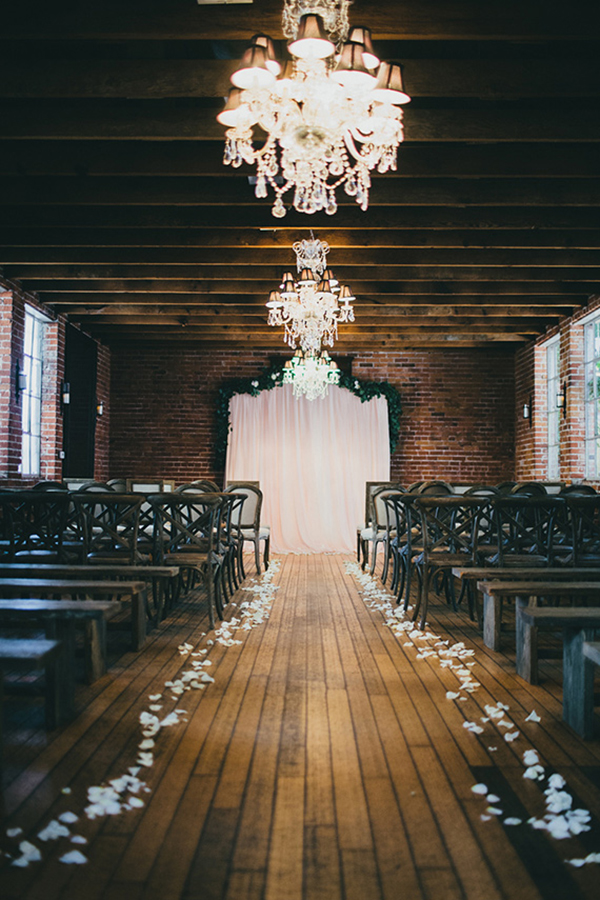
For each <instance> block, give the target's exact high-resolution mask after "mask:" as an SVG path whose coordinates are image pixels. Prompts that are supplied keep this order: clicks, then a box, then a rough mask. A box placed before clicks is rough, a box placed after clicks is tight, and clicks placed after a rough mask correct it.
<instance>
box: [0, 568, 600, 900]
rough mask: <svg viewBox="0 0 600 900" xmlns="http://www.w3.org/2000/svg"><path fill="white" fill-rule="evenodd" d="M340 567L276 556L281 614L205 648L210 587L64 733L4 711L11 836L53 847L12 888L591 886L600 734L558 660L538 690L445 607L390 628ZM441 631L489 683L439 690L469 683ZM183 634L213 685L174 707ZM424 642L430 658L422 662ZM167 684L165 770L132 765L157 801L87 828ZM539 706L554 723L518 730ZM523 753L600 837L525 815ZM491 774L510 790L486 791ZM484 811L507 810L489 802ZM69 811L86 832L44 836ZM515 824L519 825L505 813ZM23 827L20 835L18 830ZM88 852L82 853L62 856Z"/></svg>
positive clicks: (542, 898) (59, 893)
mask: <svg viewBox="0 0 600 900" xmlns="http://www.w3.org/2000/svg"><path fill="white" fill-rule="evenodd" d="M346 562H352V560H351V559H350V558H344V557H342V556H292V555H290V556H286V557H282V558H280V560H279V564H280V569H279V571H278V572H277V573H276V575H275V577H274V583H275V584H279V585H280V588H279V590H278V591H277V592H276V593H275V596H274V601H273V605H272V610H271V615H270V618H269V620H268V621H267V622H266V623H265V624H262V625H258V626H257V627H254V628H252V629H251V630H249V631H247V632H243V633H242V632H240V631H237V632H235V633H234V637H235V638H236V639H239V640H240V641H241V643H239V644H234V645H233V646H227V647H226V646H223V645H221V644H219V643H215V644H214V645H212V646H208V645H207V641H209V640H210V639H211V634H210V633H209V634H204V632H206V631H207V627H206V616H205V605H204V602H203V600H202V598H200V597H198V596H193V597H191V598H190V599H188V600H185V601H183V602H182V603H181V604H180V606H179V607H178V608H177V609H176V610H175V611H174V612H173V613H172V614H171V615H170V617H169V618H168V619H167V620H166V621H165V622H164V623H163V625H162V626H161V628H160V629H159V630H158V631H155V632H153V634H152V635H151V638H150V640H149V642H148V644H147V646H146V647H145V648H144V650H143V651H142V652H141V653H139V654H133V653H130V652H125V653H123V654H122V655H121V656H120V657H119V658H118V659H115V660H113V663H112V665H111V668H110V671H109V673H108V674H107V675H106V676H105V677H103V678H102V679H101V680H100V681H99V682H98V683H96V684H95V685H93V686H91V687H82V688H81V689H80V690H79V693H78V703H79V704H80V707H81V712H80V714H79V716H78V717H77V719H76V720H75V721H74V722H73V723H72V724H71V725H69V726H68V727H66V728H64V729H62V730H57V731H55V732H53V733H51V734H49V735H47V734H46V733H45V732H44V731H43V730H42V729H41V728H39V727H38V725H39V721H41V720H40V718H39V717H40V710H39V709H37V710H34V712H33V713H25V712H23V713H22V714H21V713H19V715H17V714H16V713H15V711H14V708H13V707H12V706H11V704H9V709H8V713H7V719H8V721H7V730H8V733H7V735H6V746H5V770H4V774H3V796H2V804H3V827H2V832H1V837H0V848H1V849H2V850H3V851H4V852H7V851H8V852H11V853H14V851H15V850H16V847H17V845H18V842H19V841H20V840H23V839H24V838H25V839H28V840H30V841H31V842H32V843H34V844H35V845H36V846H38V847H39V848H40V850H41V855H42V859H41V861H39V862H32V863H31V864H30V865H29V866H28V867H27V868H23V869H21V868H15V867H14V866H11V865H10V861H9V860H8V859H7V858H6V857H5V858H4V862H2V861H1V860H0V896H1V897H2V900H16V898H19V900H20V898H27V900H37V898H40V900H41V898H44V900H55V898H56V900H58V898H64V900H80V898H81V900H83V898H85V900H95V898H97V900H142V898H143V900H178V898H185V900H213V898H214V900H217V898H218V900H379V898H385V900H412V898H431V900H433V898H435V900H447V898H449V900H454V898H468V900H501V898H507V900H555V898H556V900H559V898H561V900H562V898H564V897H567V896H568V897H569V898H574V900H579V898H586V900H587V898H589V900H592V898H595V900H597V898H598V897H600V866H599V865H597V864H590V865H585V866H583V867H581V868H575V867H572V866H571V865H569V864H567V863H566V862H565V860H568V859H572V858H582V857H585V856H586V855H587V854H589V853H591V852H600V740H595V741H590V742H583V741H581V740H579V739H578V738H577V737H576V736H575V735H573V734H572V733H571V732H570V730H569V729H568V728H567V727H566V726H564V725H563V723H562V721H561V686H560V678H561V673H560V664H559V663H557V662H556V661H553V662H546V661H544V662H542V663H541V665H540V670H541V683H540V685H538V686H533V685H528V684H526V683H525V682H523V681H521V680H520V679H519V678H517V676H516V675H515V672H514V653H513V652H512V651H511V643H512V642H511V639H510V638H507V640H506V641H505V643H506V649H504V648H503V652H502V653H495V652H493V651H490V650H488V649H487V648H485V647H484V646H483V644H482V641H481V639H480V637H479V634H478V632H477V630H476V628H475V627H474V625H473V624H472V623H471V622H470V621H469V619H468V618H467V617H466V615H465V614H464V613H462V612H461V613H459V614H457V613H454V612H452V611H449V610H448V609H447V607H445V606H444V605H443V604H442V603H441V601H440V600H439V599H438V600H434V601H432V604H431V610H432V613H431V622H430V632H431V633H432V634H434V635H435V638H429V639H427V638H426V639H423V640H422V639H420V638H418V637H416V636H415V637H414V639H412V640H411V639H410V638H409V637H408V636H407V633H404V634H402V635H395V634H393V633H392V630H391V629H390V628H389V627H387V626H386V625H385V623H384V617H383V614H382V611H381V610H380V609H377V608H376V605H377V604H375V606H373V605H369V604H368V603H366V602H365V599H364V597H363V595H362V594H361V593H360V591H361V590H362V587H361V586H360V585H359V583H358V582H357V581H356V579H355V578H354V577H353V576H352V575H350V574H348V572H347V571H346V568H345V563H346ZM248 596H249V595H248V594H244V593H243V592H239V593H238V595H237V596H236V598H235V601H236V602H238V603H240V602H243V601H244V600H245V599H247V598H248ZM238 609H239V608H238V607H235V608H233V609H232V613H233V614H235V615H236V616H237V615H239V611H238ZM438 638H439V639H443V640H449V641H450V643H451V644H452V643H454V642H457V641H462V642H464V644H465V646H466V648H472V649H474V650H475V656H474V657H471V658H470V659H469V660H465V662H472V661H473V660H474V661H475V665H474V666H473V667H472V668H471V669H470V671H471V676H472V679H474V680H476V681H477V682H478V683H479V685H480V686H479V687H477V688H476V689H475V690H474V691H473V692H472V693H469V692H465V691H462V692H461V696H462V697H463V699H462V700H459V699H455V700H448V699H447V698H446V692H447V691H456V690H457V685H458V683H459V682H458V679H457V674H456V672H455V671H454V670H451V669H450V668H449V667H443V666H442V665H440V656H439V650H440V648H442V649H443V648H444V645H440V644H438ZM183 642H189V644H190V645H191V646H192V647H193V648H194V650H199V649H203V648H207V649H208V653H207V654H206V657H207V658H208V659H210V661H211V662H212V666H210V667H207V668H206V671H208V672H209V673H210V675H211V676H213V677H214V679H215V681H214V683H213V684H209V685H208V687H207V688H206V690H204V691H200V690H191V691H186V692H185V694H184V695H183V696H182V697H181V698H179V699H177V700H176V701H174V700H171V699H170V694H169V692H168V691H166V690H165V687H164V685H165V681H169V680H172V679H174V678H176V677H177V676H178V674H180V672H181V671H183V670H186V669H189V664H190V657H189V656H182V655H180V653H179V651H178V649H177V648H178V646H179V645H181V644H182V643H183ZM117 647H118V645H117ZM425 647H427V648H433V649H434V650H435V652H434V653H433V654H432V655H431V656H427V655H425V658H419V656H421V657H422V656H423V654H422V650H423V648H425ZM420 651H421V652H420ZM119 652H120V650H119ZM156 694H162V695H163V696H162V699H161V700H160V703H161V704H162V705H163V708H162V710H161V712H160V715H165V714H167V713H169V712H170V711H171V710H172V709H175V708H178V709H185V710H186V715H185V721H181V722H179V724H177V725H175V726H173V727H169V728H164V729H162V730H161V732H160V734H159V735H158V736H157V738H156V747H155V751H154V752H155V762H154V765H153V766H152V767H151V768H148V769H142V771H141V772H140V773H139V777H140V778H143V779H144V780H145V781H146V783H147V785H148V787H149V789H150V790H149V792H148V793H142V794H141V795H140V796H141V798H142V800H143V801H144V804H145V805H144V807H143V808H140V809H133V810H131V811H127V812H122V813H120V814H119V815H115V816H107V817H104V818H98V819H95V820H93V821H91V820H88V819H87V818H86V817H85V815H84V814H83V810H84V807H85V806H86V803H87V800H86V791H87V788H88V787H89V786H91V785H100V784H106V783H107V780H108V779H110V778H114V777H118V776H120V775H122V774H123V773H125V772H127V771H128V768H129V767H130V766H132V765H134V763H135V760H136V755H137V746H138V743H139V742H140V740H141V737H140V723H139V714H140V712H141V711H143V710H147V709H148V708H149V704H150V703H151V702H152V701H151V700H150V699H149V697H150V696H151V695H156ZM499 701H500V702H502V703H505V704H506V705H507V707H509V709H508V710H507V711H506V718H507V719H509V720H510V721H511V722H512V723H513V724H514V728H515V729H517V730H518V731H519V737H518V738H517V739H516V740H514V741H513V742H511V743H508V742H506V741H505V740H504V739H503V734H504V732H505V731H506V729H503V728H502V727H499V726H498V725H496V724H494V721H493V720H489V721H487V722H483V723H482V722H481V720H482V718H489V717H488V716H486V712H485V708H484V707H485V705H486V704H488V705H496V704H497V703H498V702H499ZM534 708H535V710H536V711H537V713H538V714H539V716H540V717H541V722H539V723H535V722H525V718H526V717H527V716H528V714H529V713H530V712H531V711H532V709H534ZM36 716H37V717H38V718H37V722H36ZM465 721H468V722H473V723H481V724H480V725H479V727H482V728H483V731H482V732H481V733H480V734H478V733H471V732H469V731H468V730H466V729H465V728H464V727H463V723H464V722H465ZM598 724H600V723H598ZM530 748H535V749H537V751H538V753H539V756H540V760H541V762H542V763H543V765H544V766H545V768H546V775H550V774H552V773H559V774H561V775H562V776H563V777H564V778H565V779H566V782H567V790H568V791H569V793H570V794H571V795H572V796H573V797H574V804H573V806H574V808H575V807H583V808H585V809H588V810H590V812H591V813H592V817H593V818H592V829H591V831H589V832H585V833H582V834H580V835H579V836H578V837H570V838H568V839H566V840H556V839H554V838H552V837H550V836H549V835H548V834H547V833H546V832H544V831H540V830H535V829H533V828H532V827H531V825H529V824H527V822H526V820H527V819H528V818H529V817H531V816H537V817H541V816H543V815H544V813H545V805H544V793H543V790H544V788H545V787H546V786H547V782H546V781H544V782H534V781H531V780H528V779H524V778H523V773H524V771H525V766H524V763H523V752H524V751H525V750H528V749H530ZM480 782H483V783H485V784H486V785H487V786H488V788H489V790H490V791H493V793H494V794H496V795H497V797H498V800H497V801H494V802H493V803H492V801H490V802H488V801H486V799H485V798H484V797H481V796H478V795H476V794H474V793H473V791H472V790H471V788H472V786H473V785H474V784H475V783H480ZM65 786H66V787H68V788H69V789H70V793H68V794H65V793H63V792H62V789H63V788H64V787H65ZM490 804H491V805H494V806H495V807H496V808H502V811H503V815H501V816H494V815H491V816H489V817H488V816H486V813H485V810H486V807H487V806H488V805H490ZM67 810H68V811H72V812H74V813H76V814H77V815H78V816H80V819H79V821H78V822H77V823H76V824H73V825H70V826H69V827H70V829H71V832H72V833H78V834H81V835H83V836H84V837H85V838H87V840H88V843H87V844H86V845H74V844H70V843H69V841H68V839H67V838H65V837H63V838H60V839H58V840H56V841H48V842H46V843H43V842H41V841H40V840H39V839H38V838H37V834H38V832H39V831H40V829H41V828H43V827H44V826H46V825H47V824H48V822H49V821H50V820H52V819H56V818H57V816H58V815H59V814H61V813H63V812H64V811H67ZM482 815H484V817H485V818H486V820H485V821H482ZM509 816H510V817H518V818H520V819H522V820H523V824H521V825H518V826H510V825H506V824H503V821H504V819H506V817H509ZM13 828H22V829H23V832H22V834H20V835H19V836H18V837H17V838H10V837H8V836H7V834H6V831H7V829H13ZM73 849H78V850H80V851H82V852H83V853H84V854H85V856H86V857H87V858H88V860H89V861H88V863H87V864H85V865H80V866H79V865H72V866H71V865H65V864H62V863H61V862H59V857H61V856H62V855H63V854H64V853H66V852H69V851H71V850H73ZM599 858H600V857H599Z"/></svg>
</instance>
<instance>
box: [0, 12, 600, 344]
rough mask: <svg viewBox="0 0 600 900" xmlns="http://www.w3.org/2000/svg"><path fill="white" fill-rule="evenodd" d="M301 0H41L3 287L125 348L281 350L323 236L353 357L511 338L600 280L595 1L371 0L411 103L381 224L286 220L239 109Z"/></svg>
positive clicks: (13, 106)
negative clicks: (236, 103)
mask: <svg viewBox="0 0 600 900" xmlns="http://www.w3.org/2000/svg"><path fill="white" fill-rule="evenodd" d="M281 7H282V2H281V0H255V2H254V3H253V4H243V5H237V4H231V5H214V6H204V5H202V6H199V5H197V4H196V3H195V2H194V0H145V2H138V0H95V2H93V3H90V2H88V0H56V2H54V3H48V2H47V0H29V2H27V3H12V4H11V9H10V10H9V9H4V10H3V16H2V24H1V27H0V53H1V54H2V63H3V65H2V76H1V78H0V198H1V201H0V202H1V203H2V213H3V215H2V221H1V223H0V245H1V247H0V260H1V261H2V264H3V271H4V274H5V275H6V276H7V277H8V278H9V279H13V280H17V279H18V280H19V281H20V282H21V283H22V285H23V287H24V288H25V289H27V290H29V291H34V292H37V293H38V295H39V298H40V300H41V301H42V302H43V303H45V304H47V305H48V306H49V307H50V308H52V309H53V310H55V311H57V312H60V313H63V314H65V315H67V316H68V318H69V319H70V320H71V321H73V322H76V323H80V324H81V326H82V327H83V328H84V329H85V330H87V331H89V332H90V333H91V334H93V335H94V336H96V337H98V338H101V339H102V340H104V341H105V342H107V343H111V342H114V341H119V340H122V339H124V340H128V341H129V340H133V339H138V340H143V341H152V340H164V339H165V338H169V339H174V340H177V341H194V342H196V343H198V344H199V345H200V346H203V347H226V348H231V349H239V348H248V347H250V348H267V349H268V348H273V349H281V348H282V347H283V344H282V340H281V337H282V336H281V331H280V330H279V329H273V328H270V327H269V326H268V325H267V323H266V310H265V306H264V304H265V301H266V300H267V297H268V293H269V291H270V290H272V289H274V288H275V287H277V285H278V283H279V280H280V277H281V273H282V271H283V270H284V269H286V268H289V267H290V266H291V265H293V263H294V262H295V257H294V254H293V251H292V244H293V243H294V241H296V240H298V239H300V238H301V237H303V236H307V234H308V231H309V230H310V229H313V230H314V232H315V235H316V236H317V237H319V238H321V239H322V240H325V241H327V242H328V243H329V244H330V246H331V252H330V255H329V262H330V265H331V267H332V268H333V269H334V271H335V273H336V275H337V276H338V277H339V278H340V280H341V281H343V282H347V283H348V284H350V286H351V287H352V288H353V291H354V293H355V294H356V296H357V301H356V303H355V311H356V322H355V323H354V324H353V325H346V326H343V327H342V328H340V337H339V341H338V343H337V345H336V349H337V350H338V351H339V352H351V351H353V350H355V349H356V350H359V349H366V348H369V349H391V350H394V349H400V348H404V347H440V346H478V347H481V346H487V345H490V344H493V345H498V344H500V345H502V346H509V347H511V348H514V347H515V346H517V345H519V344H522V343H523V342H525V341H528V340H530V339H531V338H532V337H534V336H536V335H538V334H541V333H544V331H545V330H546V329H547V328H549V327H552V326H553V325H556V324H557V323H558V321H559V320H560V317H561V316H565V315H569V314H571V313H572V312H573V311H574V310H576V309H578V308H580V307H582V306H584V305H585V304H586V303H587V301H588V299H589V297H590V296H591V295H593V294H594V293H596V292H598V290H599V284H600V249H599V238H600V215H599V213H598V204H599V201H600V145H599V143H598V142H599V140H600V115H599V113H600V105H599V103H598V98H599V95H600V65H599V64H598V59H599V52H598V51H599V38H600V18H599V12H598V5H597V4H595V3H589V2H585V3H584V2H580V0H571V2H570V3H568V4H565V3H564V2H561V3H556V2H554V0H504V2H502V3H490V2H485V0H483V2H482V0H380V2H377V3H374V2H366V0H356V2H355V3H354V5H353V6H352V7H351V13H350V15H351V22H352V24H355V25H358V24H366V25H369V26H370V27H371V28H372V31H373V37H374V43H375V45H376V49H378V50H379V51H380V55H381V56H382V57H383V58H387V59H398V60H402V61H403V62H404V64H405V78H406V84H407V90H408V92H409V93H410V94H411V95H412V97H413V101H412V103H411V104H409V106H408V107H405V142H404V144H403V145H401V147H400V149H399V152H398V172H397V173H395V174H387V175H383V176H375V177H374V181H373V188H372V194H371V202H370V206H369V209H368V210H367V211H366V212H361V211H360V209H359V208H358V207H357V206H356V204H355V203H354V202H353V201H351V200H350V198H348V197H345V195H344V194H343V192H338V194H339V197H338V201H339V202H340V208H339V210H338V212H337V214H336V215H335V216H334V217H329V216H326V215H325V214H323V213H319V214H317V215H315V216H307V215H302V214H299V213H296V212H294V211H290V212H288V215H287V216H286V217H285V219H275V218H273V216H272V215H271V211H270V206H271V204H270V202H269V201H268V200H257V199H255V197H254V193H253V188H252V187H251V185H250V184H249V182H248V176H249V175H251V174H253V170H251V169H250V168H249V167H246V166H243V167H242V168H241V169H237V170H232V169H231V168H229V167H224V166H223V164H222V152H223V136H224V129H223V128H222V127H221V126H220V125H219V124H218V123H217V122H216V120H215V116H216V114H217V113H218V112H219V110H220V109H221V108H222V98H223V96H224V95H225V94H226V93H227V89H228V86H229V75H230V73H231V72H232V71H233V69H234V68H235V67H236V65H235V60H236V59H239V58H240V56H241V54H242V52H243V50H244V48H245V46H246V43H247V41H248V39H249V38H250V37H251V35H252V34H254V33H255V32H256V31H260V30H263V31H267V32H268V33H270V34H271V35H272V36H273V37H274V38H276V39H278V40H279V41H280V44H279V46H280V48H281V50H283V49H284V47H285V44H284V43H283V41H282V35H281V24H280V19H281Z"/></svg>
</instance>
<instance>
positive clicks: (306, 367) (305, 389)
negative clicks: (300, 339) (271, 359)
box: [283, 350, 340, 400]
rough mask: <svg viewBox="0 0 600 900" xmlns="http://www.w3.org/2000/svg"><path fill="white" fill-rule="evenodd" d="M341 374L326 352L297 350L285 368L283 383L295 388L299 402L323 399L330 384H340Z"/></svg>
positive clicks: (295, 395)
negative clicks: (300, 400)
mask: <svg viewBox="0 0 600 900" xmlns="http://www.w3.org/2000/svg"><path fill="white" fill-rule="evenodd" d="M339 380H340V373H339V369H338V367H337V363H335V362H334V361H333V360H332V359H331V358H330V356H329V354H328V353H327V351H326V350H323V351H322V352H321V353H315V352H310V353H303V351H302V350H296V352H295V354H294V356H293V357H292V359H288V361H287V362H286V364H285V366H284V368H283V383H284V384H291V385H292V386H293V391H294V397H295V398H296V399H297V400H298V399H299V398H300V397H303V396H305V397H306V399H307V400H316V399H317V397H320V398H321V399H323V397H326V396H327V394H328V392H329V385H330V384H339Z"/></svg>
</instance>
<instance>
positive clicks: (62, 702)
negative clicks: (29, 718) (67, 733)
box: [0, 638, 74, 766]
mask: <svg viewBox="0 0 600 900" xmlns="http://www.w3.org/2000/svg"><path fill="white" fill-rule="evenodd" d="M61 651H62V644H61V643H60V641H49V640H44V639H30V640H23V639H20V638H0V766H1V764H2V746H3V721H4V719H3V704H4V670H5V668H6V664H7V663H9V664H10V663H13V664H14V663H17V664H20V663H27V664H29V666H30V668H32V669H41V668H42V667H43V668H44V669H45V672H46V677H45V685H44V689H45V701H46V702H45V716H46V727H47V728H55V727H56V725H57V724H58V723H59V722H60V721H62V719H63V710H64V709H72V708H73V706H74V700H73V696H72V695H73V691H74V684H73V681H72V680H71V681H70V682H69V683H66V682H63V681H61V679H60V678H58V677H57V674H58V671H59V670H60V668H61V667H60V666H58V665H57V657H58V655H59V654H60V653H61ZM63 668H64V667H63Z"/></svg>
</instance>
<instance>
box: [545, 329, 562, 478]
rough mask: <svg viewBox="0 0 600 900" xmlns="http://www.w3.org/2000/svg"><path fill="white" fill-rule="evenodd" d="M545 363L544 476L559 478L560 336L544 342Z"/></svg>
mask: <svg viewBox="0 0 600 900" xmlns="http://www.w3.org/2000/svg"><path fill="white" fill-rule="evenodd" d="M544 350H545V363H546V477H547V479H548V481H557V480H558V479H559V478H560V408H559V407H558V405H557V402H556V398H557V395H558V393H559V392H560V337H559V336H558V335H557V336H556V337H555V338H552V339H551V340H549V341H547V342H546V343H545V344H544Z"/></svg>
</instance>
